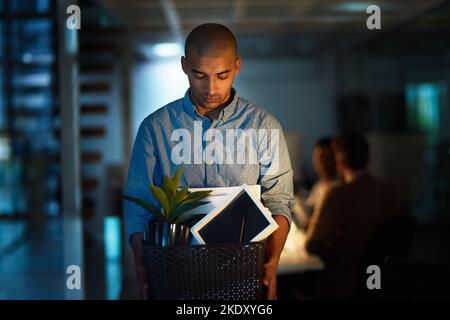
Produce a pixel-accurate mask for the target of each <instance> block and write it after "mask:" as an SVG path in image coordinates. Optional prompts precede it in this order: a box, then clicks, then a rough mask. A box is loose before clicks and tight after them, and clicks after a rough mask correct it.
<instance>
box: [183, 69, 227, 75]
mask: <svg viewBox="0 0 450 320" xmlns="http://www.w3.org/2000/svg"><path fill="white" fill-rule="evenodd" d="M191 71H192V72H194V73H200V74H206V73H204V72H201V71H199V70H196V69H191ZM230 71H231V70H228V69H227V70H224V71H221V72H219V73H217V75H221V74H225V73H228V72H230Z"/></svg>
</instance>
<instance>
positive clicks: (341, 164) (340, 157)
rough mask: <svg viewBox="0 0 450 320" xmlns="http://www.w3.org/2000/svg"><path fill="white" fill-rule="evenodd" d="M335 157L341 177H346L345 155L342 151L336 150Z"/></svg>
mask: <svg viewBox="0 0 450 320" xmlns="http://www.w3.org/2000/svg"><path fill="white" fill-rule="evenodd" d="M334 157H335V161H336V170H337V172H338V174H339V175H340V176H341V177H344V174H345V171H346V170H347V165H346V160H345V155H344V153H342V152H340V151H335V153H334Z"/></svg>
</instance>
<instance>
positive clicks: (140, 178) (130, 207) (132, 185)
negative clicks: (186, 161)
mask: <svg viewBox="0 0 450 320" xmlns="http://www.w3.org/2000/svg"><path fill="white" fill-rule="evenodd" d="M146 120H147V119H146ZM146 120H144V121H143V122H142V123H141V125H140V127H139V130H138V133H137V136H136V139H135V142H134V145H133V151H132V154H131V160H130V166H129V169H128V179H127V183H126V186H125V192H124V193H125V195H127V196H132V197H135V198H139V199H142V200H145V201H148V202H151V203H152V204H154V205H155V206H157V207H159V206H158V204H157V201H156V200H155V199H154V198H153V196H152V194H151V192H150V184H151V183H153V181H155V180H157V177H156V176H157V175H158V174H159V170H158V166H157V157H156V154H155V149H154V144H153V143H152V137H151V132H150V129H149V127H148V126H146ZM124 209H125V225H126V231H127V239H128V240H130V238H131V236H132V235H133V234H135V233H138V232H143V231H144V226H145V225H146V224H147V223H148V222H149V221H150V220H151V219H152V216H151V214H150V213H149V212H148V211H147V210H145V209H144V208H142V207H140V206H138V205H136V204H134V203H132V202H130V201H127V200H125V201H124Z"/></svg>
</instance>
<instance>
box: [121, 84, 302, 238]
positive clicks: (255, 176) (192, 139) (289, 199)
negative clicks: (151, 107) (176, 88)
mask: <svg viewBox="0 0 450 320" xmlns="http://www.w3.org/2000/svg"><path fill="white" fill-rule="evenodd" d="M232 95H233V100H232V102H231V103H230V104H229V105H227V106H226V107H225V108H224V109H223V110H222V111H221V113H220V115H219V118H218V119H217V120H214V121H212V120H210V119H209V118H208V117H206V116H202V115H200V114H199V113H198V112H197V110H196V108H195V107H194V105H193V104H192V101H191V99H190V97H189V89H188V90H187V91H186V94H185V96H184V97H183V98H182V99H179V100H176V101H173V102H171V103H169V104H167V105H166V106H164V107H162V108H160V109H158V110H157V111H155V112H153V113H152V114H150V115H149V116H148V117H147V118H145V119H144V120H143V121H142V123H141V125H140V127H139V130H138V133H137V136H136V139H135V142H134V146H133V151H132V155H131V161H130V166H129V170H128V180H127V184H126V188H125V192H124V193H125V194H126V195H129V196H133V197H137V198H140V199H144V200H147V201H150V202H152V203H154V204H155V205H157V203H156V201H155V199H154V198H153V197H152V195H151V192H150V184H151V183H153V184H156V185H158V186H160V185H161V184H162V177H164V176H165V175H170V176H173V174H174V173H175V171H176V169H177V168H178V166H179V165H180V161H182V162H183V169H184V170H183V175H182V177H181V179H180V186H181V187H183V186H187V185H188V186H189V187H229V186H240V185H242V184H247V185H254V184H259V185H260V186H261V198H262V200H263V202H264V204H265V206H266V207H267V208H269V210H270V211H271V213H272V214H273V215H282V216H284V217H286V219H287V220H288V222H289V224H290V223H291V212H292V211H293V208H294V204H295V200H294V196H293V172H292V168H291V162H290V158H289V153H288V150H287V146H286V142H285V138H284V134H283V130H282V128H281V126H280V124H279V123H278V121H277V120H276V119H275V118H274V117H273V116H272V115H271V114H269V113H268V112H266V111H265V110H263V109H262V108H260V107H258V106H256V105H254V104H252V103H251V102H249V101H246V100H244V99H242V98H240V97H238V94H237V92H236V90H235V89H234V88H233V89H232ZM213 129H215V130H213ZM207 132H215V133H216V134H212V135H209V136H208V134H207ZM274 133H275V135H273V134H274ZM276 133H278V134H277V135H276ZM233 134H234V135H233ZM245 134H246V135H245ZM212 137H214V139H213V138H212ZM228 137H231V138H230V139H229V140H227V138H228ZM242 137H243V138H244V140H242V139H241V138H242ZM232 138H235V139H234V140H233V139H232ZM220 139H222V140H220ZM240 139H241V140H240ZM232 141H233V142H235V143H234V144H233V143H229V142H232ZM243 141H244V142H246V143H245V144H244V145H243V144H242V142H243ZM216 142H217V143H216ZM219 142H223V143H219ZM183 143H184V144H183ZM214 143H216V144H214ZM182 146H189V148H184V149H183V148H182ZM212 146H215V148H214V147H212ZM208 148H209V149H208ZM205 154H208V155H209V157H207V156H205ZM196 155H197V156H196ZM244 155H245V158H243V156H244ZM244 159H245V160H244ZM243 160H244V161H243ZM151 218H152V216H151V214H149V213H148V212H147V211H146V210H144V209H142V208H141V207H139V206H137V205H135V204H133V203H131V202H129V201H125V222H126V228H127V236H128V239H130V237H131V235H133V234H134V233H136V232H142V231H143V230H144V225H145V224H146V223H148V221H149V220H150V219H151Z"/></svg>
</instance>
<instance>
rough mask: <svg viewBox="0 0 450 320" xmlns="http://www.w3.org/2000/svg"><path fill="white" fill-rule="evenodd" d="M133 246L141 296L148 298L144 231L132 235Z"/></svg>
mask: <svg viewBox="0 0 450 320" xmlns="http://www.w3.org/2000/svg"><path fill="white" fill-rule="evenodd" d="M131 245H132V247H133V253H134V262H135V265H136V276H137V280H138V285H139V297H140V298H141V299H142V300H148V283H147V275H146V273H145V267H144V252H143V248H142V233H135V234H133V235H132V237H131Z"/></svg>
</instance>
